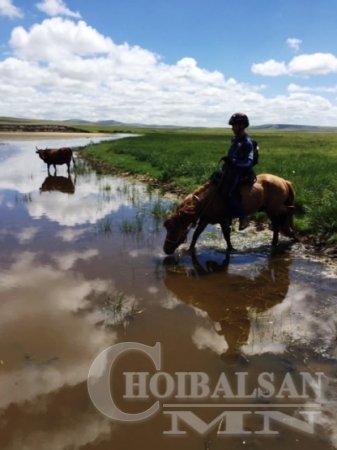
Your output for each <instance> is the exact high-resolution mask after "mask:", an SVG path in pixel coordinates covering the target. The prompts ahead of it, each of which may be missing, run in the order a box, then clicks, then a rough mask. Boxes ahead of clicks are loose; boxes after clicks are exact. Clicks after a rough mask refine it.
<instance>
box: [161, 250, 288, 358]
mask: <svg viewBox="0 0 337 450" xmlns="http://www.w3.org/2000/svg"><path fill="white" fill-rule="evenodd" d="M190 261H191V262H192V266H191V265H190V264H183V263H181V262H180V263H179V262H177V260H176V259H175V258H174V257H167V258H165V260H164V267H165V278H164V282H165V285H166V287H167V288H168V289H169V290H170V291H171V292H173V294H174V295H175V296H176V297H177V298H178V299H179V300H181V301H183V302H184V303H186V304H190V305H193V306H195V307H197V308H199V309H202V310H203V311H205V312H206V313H207V315H208V317H209V318H210V319H211V320H212V321H213V322H215V323H216V326H215V329H216V330H217V333H218V334H219V335H222V336H223V337H224V339H225V341H226V342H227V345H228V349H227V350H226V351H225V352H224V353H223V354H222V356H221V357H222V359H223V360H224V361H226V362H227V363H229V364H234V363H237V362H239V361H240V360H242V359H244V356H243V355H242V353H241V347H242V346H243V345H245V344H247V342H248V338H249V334H250V328H251V317H252V313H253V312H255V313H257V314H259V313H263V312H264V311H267V310H269V309H270V308H272V307H273V306H275V305H277V304H279V303H281V302H282V301H283V300H284V298H285V297H286V295H287V292H288V288H289V266H290V264H291V259H290V257H289V255H276V256H273V257H269V258H268V260H267V265H266V267H263V268H262V269H261V270H257V269H256V266H255V270H257V273H255V274H248V276H247V274H246V275H245V274H244V273H242V274H241V273H239V274H238V273H231V272H232V266H231V264H230V257H229V255H227V256H226V257H225V258H224V259H223V260H222V261H220V262H219V261H215V260H214V259H213V260H208V261H206V262H203V263H202V262H201V261H200V260H199V259H198V257H197V256H196V255H192V256H191V259H190ZM251 265H252V267H253V269H252V270H254V265H253V264H251ZM234 267H235V266H234V265H233V269H234ZM247 267H248V266H247ZM247 270H248V269H247ZM249 275H254V277H251V276H249ZM270 326H272V325H270Z"/></svg>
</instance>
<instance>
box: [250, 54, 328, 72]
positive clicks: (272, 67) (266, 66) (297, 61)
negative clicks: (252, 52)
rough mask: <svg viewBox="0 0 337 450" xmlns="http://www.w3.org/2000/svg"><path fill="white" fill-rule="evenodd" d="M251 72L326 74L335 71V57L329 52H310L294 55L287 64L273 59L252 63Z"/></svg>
mask: <svg viewBox="0 0 337 450" xmlns="http://www.w3.org/2000/svg"><path fill="white" fill-rule="evenodd" d="M252 72H253V73H255V74H257V75H264V76H269V77H270V76H279V75H296V76H310V75H327V74H329V73H337V57H336V56H335V55H332V54H331V53H312V54H308V55H306V54H303V55H298V56H295V57H294V58H293V59H292V60H291V61H290V62H289V63H288V64H285V63H284V62H283V61H282V62H278V61H275V60H274V59H270V60H269V61H266V62H263V63H258V64H253V65H252Z"/></svg>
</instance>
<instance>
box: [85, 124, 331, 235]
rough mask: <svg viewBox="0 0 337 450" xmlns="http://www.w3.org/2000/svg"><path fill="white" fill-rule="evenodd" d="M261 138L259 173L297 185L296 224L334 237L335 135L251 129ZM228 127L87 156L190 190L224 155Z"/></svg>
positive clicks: (121, 143) (174, 133) (95, 150)
mask: <svg viewBox="0 0 337 450" xmlns="http://www.w3.org/2000/svg"><path fill="white" fill-rule="evenodd" d="M250 135H251V136H252V137H253V138H255V139H256V140H257V141H258V142H259V146H260V161H259V164H258V165H257V166H256V172H257V173H266V172H267V173H273V174H276V175H279V176H281V177H283V178H286V179H288V180H290V181H291V182H292V183H293V184H294V186H295V189H296V194H297V196H296V198H297V200H296V202H297V214H296V224H297V227H298V228H299V229H300V230H302V231H303V232H309V233H317V234H319V235H320V236H321V237H322V238H324V239H330V240H336V239H337V201H336V191H337V179H336V174H337V133H333V132H330V133H329V132H327V133H323V132H294V131H282V132H276V131H264V132H263V131H254V130H251V131H250ZM231 136H232V134H231V131H230V130H169V131H168V130H156V131H155V132H147V134H145V135H143V136H141V137H137V138H127V139H122V140H118V141H110V142H104V143H100V144H95V145H90V146H88V147H86V148H85V149H84V152H85V153H86V154H87V155H89V157H91V158H94V159H95V160H96V161H99V162H100V164H104V166H105V168H111V170H118V171H127V172H129V173H134V174H143V175H147V176H148V177H150V178H153V179H155V180H158V181H159V182H161V183H162V184H165V185H167V184H168V183H169V184H170V185H171V186H173V187H177V188H180V189H182V190H183V191H186V192H188V191H191V190H192V189H195V188H196V187H197V186H198V185H200V184H202V183H205V182H206V181H208V179H209V177H210V175H211V173H212V172H213V171H214V170H216V168H217V167H218V162H219V159H220V158H221V157H222V156H224V155H225V154H226V153H227V149H228V147H229V145H230V139H231Z"/></svg>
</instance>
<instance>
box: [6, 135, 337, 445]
mask: <svg viewBox="0 0 337 450" xmlns="http://www.w3.org/2000/svg"><path fill="white" fill-rule="evenodd" d="M116 137H118V136H116ZM66 142H67V145H68V144H69V140H67V141H66ZM86 142H87V141H86V140H84V139H76V140H74V141H73V142H72V144H71V145H73V146H75V147H77V146H80V145H85V143H86ZM37 144H38V146H39V147H45V146H50V147H51V146H55V147H56V146H57V147H60V146H62V145H63V144H64V141H61V140H59V141H42V142H41V141H39V142H38V143H37V142H34V141H29V142H28V141H27V142H25V141H22V142H19V141H16V142H4V143H2V145H0V242H1V256H0V258H1V260H0V270H1V278H0V325H1V326H0V334H1V340H0V392H1V395H0V448H1V449H13V450H14V449H15V450H17V449H34V450H39V449H45V448H48V450H54V449H55V450H56V449H57V450H59V449H65V450H66V449H86V450H88V449H97V450H103V449H109V450H110V449H112V448H113V449H114V450H122V449H123V450H124V449H131V448H139V449H146V448H148V447H149V445H151V446H153V447H154V448H158V449H173V448H174V449H175V450H178V449H184V450H186V449H201V450H203V449H210V450H211V449H220V448H221V449H223V448H225V447H228V448H230V449H231V450H233V449H238V448H249V449H268V450H269V449H270V448H273V449H284V448H289V449H295V448H299V446H300V445H303V446H304V445H305V446H306V448H308V449H314V448H315V449H317V448H319V449H324V450H325V449H333V448H337V431H336V429H337V428H336V423H337V365H336V361H337V340H336V337H337V330H336V322H337V315H336V300H337V296H336V292H337V279H336V270H335V266H333V265H331V264H328V263H327V262H326V261H324V260H323V259H320V258H319V257H318V256H317V255H313V257H310V255H308V254H307V253H304V251H303V249H302V248H301V247H300V246H299V245H298V244H297V245H296V246H294V247H291V246H289V245H288V241H287V240H283V241H282V243H281V248H280V250H279V251H278V252H276V253H274V254H272V253H271V251H270V247H269V242H270V240H271V233H270V232H269V231H265V232H263V233H256V234H255V232H254V230H253V229H252V228H250V229H249V230H248V231H245V232H244V233H241V234H239V233H237V234H235V235H234V236H233V243H234V245H235V246H236V247H237V249H238V251H237V252H236V253H233V254H232V255H230V257H229V258H228V257H227V256H226V252H225V245H224V243H223V242H222V238H221V235H220V231H219V229H218V228H216V227H213V228H209V229H208V230H206V232H205V233H204V234H203V236H202V237H201V238H200V241H199V242H198V246H197V253H196V255H195V256H193V257H192V256H191V255H190V254H188V253H187V252H186V250H185V249H184V248H182V249H181V250H179V252H178V253H177V254H176V255H175V256H173V257H166V256H165V255H164V253H163V251H162V244H163V241H164V230H163V227H162V220H161V218H160V212H161V211H162V210H163V209H164V210H165V209H166V208H168V207H169V206H170V203H171V201H172V200H171V199H170V198H169V197H168V198H167V199H166V198H163V197H160V195H159V194H158V193H157V192H156V191H154V190H152V189H150V188H148V187H147V186H146V185H144V184H141V183H139V182H131V181H130V180H126V179H124V178H118V177H112V176H105V175H104V176H103V175H102V176H99V175H96V174H95V173H94V172H93V171H91V170H89V169H88V168H86V167H80V169H81V170H79V171H78V173H77V174H76V175H75V174H73V173H72V174H71V177H70V178H69V177H68V176H67V171H66V166H62V167H61V168H59V169H58V176H57V177H47V167H46V166H45V165H44V164H43V162H42V161H41V160H40V159H39V158H38V157H37V155H36V154H35V145H37ZM79 166H81V164H80V162H79ZM127 342H131V343H132V342H133V343H140V344H143V345H145V346H149V347H154V346H155V344H156V343H160V348H161V364H160V365H161V367H160V371H161V372H162V375H161V382H160V383H159V385H158V386H159V387H157V391H156V389H155V387H154V388H153V390H154V392H152V391H151V392H150V393H149V394H148V395H149V397H148V398H145V397H144V398H141V399H139V398H138V399H136V400H135V401H131V400H130V399H129V400H126V399H125V398H123V395H124V394H125V379H126V378H125V377H126V376H127V375H123V372H137V373H138V372H148V373H149V375H147V380H148V381H150V379H152V377H154V379H155V377H156V368H155V367H154V363H153V362H152V361H151V359H150V358H149V357H148V356H145V355H144V354H141V353H139V352H137V351H133V352H129V353H126V354H125V355H123V356H122V357H121V358H120V359H119V360H118V361H117V362H116V363H115V365H114V369H113V372H112V375H111V393H112V397H113V399H114V401H115V402H116V404H117V405H118V408H119V409H120V410H122V411H124V412H126V413H129V414H134V413H138V412H141V411H145V410H146V409H147V408H149V407H150V406H151V405H153V404H154V402H156V401H158V402H159V406H160V409H159V411H158V412H157V413H156V414H153V416H151V417H149V418H148V420H144V421H140V422H129V423H128V422H124V421H116V420H110V419H109V418H108V417H106V416H104V415H103V414H101V413H100V412H99V411H98V410H97V409H96V408H95V406H94V404H93V402H92V401H91V399H90V397H89V394H88V387H87V377H88V373H89V369H90V367H91V366H92V364H93V362H94V360H95V358H97V356H98V355H99V354H100V353H101V352H103V351H104V350H105V349H107V348H108V347H110V346H113V345H115V344H120V343H127ZM163 373H165V374H166V375H163ZM177 373H178V374H179V373H180V374H181V373H189V374H190V373H199V374H201V373H203V374H205V375H199V382H200V386H199V390H197V391H196V392H195V394H196V397H197V398H194V399H192V400H191V398H190V397H191V395H190V397H189V396H188V394H186V393H185V394H186V395H185V397H186V398H185V399H183V395H182V393H183V391H184V386H183V384H184V383H183V384H180V385H177V380H180V381H181V382H182V380H183V379H185V378H184V377H186V376H187V375H184V376H183V375H175V374H177ZM238 373H239V374H244V373H246V375H239V378H240V377H241V381H242V383H243V384H244V385H245V389H244V390H245V392H243V391H242V390H241V393H238V392H237V383H238V375H237V374H238ZM266 373H268V374H269V375H264V376H262V378H263V380H264V383H263V389H262V387H261V386H260V385H259V376H260V377H261V374H266ZM318 373H321V374H322V375H320V376H321V377H322V379H323V381H324V383H323V385H322V386H321V389H320V391H321V392H320V393H319V394H320V395H318V389H317V386H316V388H315V386H314V381H315V380H317V379H318V378H317V377H318V375H317V374H318ZM221 374H225V377H226V380H227V381H228V386H227V388H226V389H227V391H226V389H225V391H223V392H222V394H223V395H222V397H221V398H215V397H214V398H209V396H204V397H202V396H201V393H202V391H203V390H204V393H205V392H206V391H205V390H207V389H206V387H205V386H206V384H205V385H204V387H202V386H201V385H202V383H201V381H200V380H201V379H200V377H204V381H205V379H206V378H205V377H207V380H208V384H207V386H208V387H209V388H210V392H214V391H215V389H216V386H217V383H218V380H219V377H220V376H221ZM303 374H307V377H310V376H311V387H308V395H307V397H305V396H303V395H302V396H301V394H303V392H302V390H303V389H302V388H303V383H304V382H303ZM195 376H196V377H197V375H195ZM285 377H288V378H287V380H288V382H287V383H286V384H284V380H285ZM290 378H291V382H292V383H293V384H292V385H291V382H290V381H289V380H290ZM135 380H136V378H135ZM172 380H173V381H172ZM263 380H262V381H263ZM271 380H272V382H271ZM138 381H139V379H138ZM260 381H261V379H260ZM267 381H268V382H269V384H268V383H267ZM171 382H172V383H173V385H172V386H173V387H174V390H173V391H172V392H171V393H170V392H168V385H167V383H169V386H170V383H171ZM135 383H136V382H135ZM282 383H283V390H282ZM153 386H155V385H153ZM179 386H180V387H179ZM256 386H260V387H261V389H260V391H261V392H260V394H261V395H262V394H264V396H263V395H262V396H261V395H260V396H258V397H254V396H251V397H249V396H248V394H251V393H252V392H254V388H256ZM147 387H148V386H147ZM185 387H186V386H185ZM266 387H269V388H270V389H272V387H274V391H275V392H274V395H271V396H269V397H268V396H267V394H266V391H265V389H266ZM222 388H223V389H224V385H222ZM132 389H133V393H134V394H137V392H138V394H139V390H138V389H140V388H139V385H138V387H137V383H136V384H135V385H134V386H133V388H132ZM189 389H191V386H190V387H189ZM294 389H295V391H294ZM165 390H166V391H167V392H166V393H165ZM187 390H188V389H187ZM230 391H231V392H232V394H233V396H232V398H231V396H230V395H228V394H229V393H230ZM224 392H225V394H226V393H227V396H226V395H224ZM277 392H279V393H280V392H281V394H282V395H280V396H279V397H277ZM294 392H295V394H294ZM179 393H180V394H179ZM164 394H165V395H164ZM239 394H240V395H239ZM192 403H195V405H199V406H193V405H192V406H191V404H192ZM213 403H215V405H212V404H213ZM240 404H241V409H240V408H239V406H240ZM184 405H185V406H184ZM238 405H239V406H238ZM242 405H245V406H242ZM268 405H269V407H268ZM308 405H309V406H310V405H311V406H310V408H311V409H310V408H309V410H310V411H311V413H312V415H314V413H315V414H316V413H317V414H316V416H315V425H314V428H313V429H312V430H311V432H309V431H308V429H306V430H304V428H305V425H306V424H307V426H308V424H309V422H310V414H309V415H308V414H305V411H308V407H309V406H308ZM259 408H260V409H259ZM271 410H272V411H274V413H279V414H281V413H283V415H282V416H277V414H274V416H273V418H272V419H270V420H271V422H270V428H271V429H272V430H273V433H269V434H268V433H266V430H267V428H268V427H267V425H268V423H269V422H268V420H269V419H268V418H266V417H265V416H263V414H262V413H261V411H271ZM224 411H225V412H226V414H227V413H228V411H230V414H231V415H229V413H228V414H227V415H226V414H225V415H223V417H220V416H221V414H220V413H223V412H224ZM259 411H260V413H259ZM182 413H184V414H185V416H184V414H182ZM240 414H241V415H240ZM269 414H271V413H269ZM191 417H192V419H193V421H192V422H191V421H190V422H189V420H192V419H191ZM217 417H220V418H219V420H218V421H216V418H217ZM268 417H269V416H268ZM287 417H291V418H292V420H293V423H292V425H291V424H290V425H289V424H288V423H287ZM295 419H296V420H297V422H296V423H295V422H294V420H295ZM212 421H214V427H211V426H209V427H208V426H206V425H207V424H210V423H211V422H212ZM243 422H244V423H243ZM294 423H295V424H297V428H296V427H294V426H293V425H294ZM205 424H206V425H205ZM240 427H241V428H240ZM175 428H176V434H177V436H175V435H174V433H173V432H172V433H170V430H171V431H172V430H174V429H175ZM178 429H179V433H178V432H177V430H178ZM240 429H241V432H237V434H233V433H230V432H229V431H231V430H232V432H233V430H234V431H235V430H236V431H237V430H240ZM261 430H262V431H261ZM263 430H264V432H263ZM202 431H203V433H202ZM165 432H166V433H165ZM276 433H277V434H276ZM46 442H48V444H46Z"/></svg>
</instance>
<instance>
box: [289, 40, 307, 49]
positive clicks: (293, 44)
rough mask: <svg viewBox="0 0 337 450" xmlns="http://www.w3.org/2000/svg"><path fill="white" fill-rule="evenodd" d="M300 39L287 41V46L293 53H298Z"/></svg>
mask: <svg viewBox="0 0 337 450" xmlns="http://www.w3.org/2000/svg"><path fill="white" fill-rule="evenodd" d="M302 42H303V41H302V40H301V39H297V38H289V39H287V44H288V46H289V47H290V48H292V49H294V50H295V51H298V50H299V49H300V45H301V44H302Z"/></svg>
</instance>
